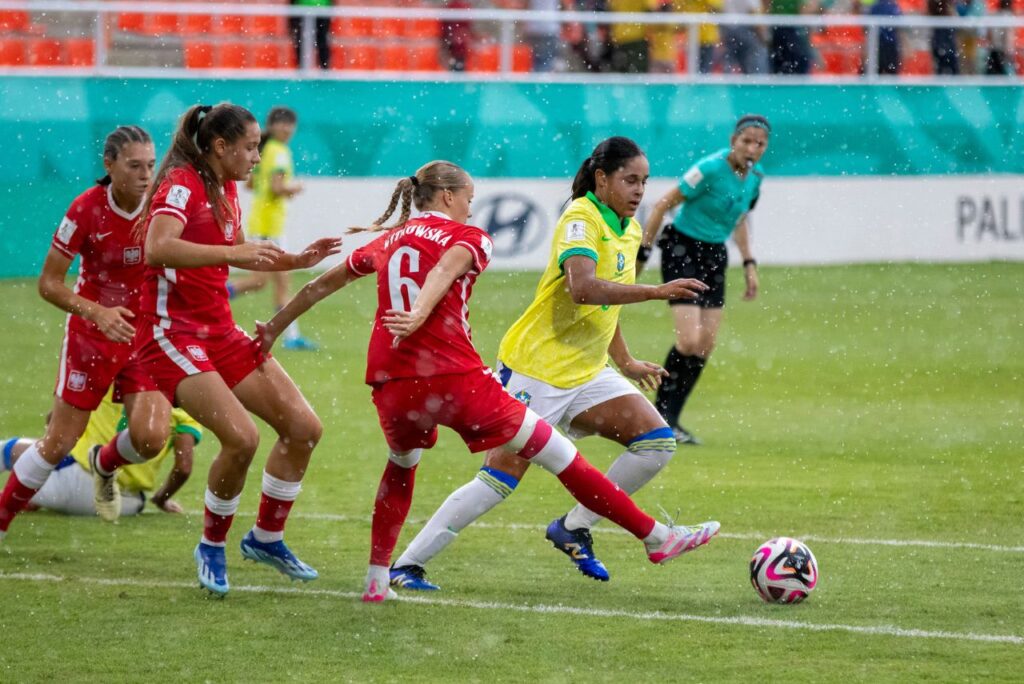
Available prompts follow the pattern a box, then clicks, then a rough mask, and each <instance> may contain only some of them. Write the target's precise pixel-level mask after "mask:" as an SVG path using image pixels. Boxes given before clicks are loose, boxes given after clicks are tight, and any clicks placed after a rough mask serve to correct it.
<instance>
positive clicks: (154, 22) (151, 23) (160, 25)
mask: <svg viewBox="0 0 1024 684" xmlns="http://www.w3.org/2000/svg"><path fill="white" fill-rule="evenodd" d="M179 23H180V20H179V17H178V15H177V14H147V15H146V21H145V23H144V25H143V29H142V32H143V33H145V34H146V35H150V36H173V35H174V34H176V33H177V32H178V25H179Z"/></svg>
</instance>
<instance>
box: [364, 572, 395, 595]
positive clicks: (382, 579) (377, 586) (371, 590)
mask: <svg viewBox="0 0 1024 684" xmlns="http://www.w3.org/2000/svg"><path fill="white" fill-rule="evenodd" d="M389 585H390V579H389V577H388V569H387V568H386V567H383V566H380V565H371V566H370V567H369V569H368V570H367V571H366V584H365V585H364V587H365V589H364V590H363V603H383V602H384V601H387V600H388V599H396V598H398V594H396V593H395V590H394V589H392V588H391V587H390V586H389Z"/></svg>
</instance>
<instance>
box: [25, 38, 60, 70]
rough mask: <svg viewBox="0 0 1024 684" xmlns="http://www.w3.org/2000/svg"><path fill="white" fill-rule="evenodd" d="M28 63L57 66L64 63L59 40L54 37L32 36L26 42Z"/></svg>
mask: <svg viewBox="0 0 1024 684" xmlns="http://www.w3.org/2000/svg"><path fill="white" fill-rule="evenodd" d="M28 63H29V64H30V65H31V66H59V65H61V64H63V63H64V59H63V54H62V50H61V44H60V41H59V40H57V39H56V38H33V39H31V40H30V41H29V42H28Z"/></svg>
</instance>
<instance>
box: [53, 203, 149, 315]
mask: <svg viewBox="0 0 1024 684" xmlns="http://www.w3.org/2000/svg"><path fill="white" fill-rule="evenodd" d="M141 210H142V207H141V205H140V206H139V208H138V209H136V211H135V213H134V214H128V213H125V212H124V211H122V210H121V209H120V208H119V207H118V206H117V205H116V204H114V197H113V194H112V193H111V190H110V186H109V185H107V186H103V185H96V186H93V187H91V188H89V189H88V190H86V191H85V192H83V193H82V194H81V195H79V196H78V197H76V198H75V201H74V202H72V203H71V207H70V208H69V209H68V212H67V215H65V216H64V220H63V221H61V223H60V227H58V228H57V232H56V233H54V236H53V242H51V243H50V244H51V246H52V247H53V249H55V250H57V251H58V252H60V253H61V254H63V255H64V256H66V257H67V258H69V259H74V258H75V256H77V255H79V254H81V255H82V262H81V265H80V267H79V271H78V282H76V283H75V292H76V293H77V294H78V295H80V296H82V297H84V298H86V299H89V300H91V301H94V302H97V303H98V304H101V305H103V306H107V307H110V306H124V307H128V308H129V309H131V310H132V311H135V312H137V311H138V308H139V306H138V298H139V286H140V285H141V283H142V275H143V268H142V247H141V246H140V245H138V244H136V243H135V242H133V241H132V238H131V233H132V228H133V227H134V225H135V220H136V219H137V218H138V216H139V212H140V211H141ZM69 320H70V325H71V330H75V331H88V330H97V328H96V325H95V324H94V323H92V322H90V321H87V320H85V319H84V318H82V317H80V316H71V317H70V319H69Z"/></svg>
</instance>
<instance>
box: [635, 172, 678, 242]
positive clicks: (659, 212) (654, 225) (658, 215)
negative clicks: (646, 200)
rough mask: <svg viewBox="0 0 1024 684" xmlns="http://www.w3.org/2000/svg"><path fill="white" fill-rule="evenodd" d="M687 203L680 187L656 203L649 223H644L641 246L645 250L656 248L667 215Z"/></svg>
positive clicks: (649, 217)
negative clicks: (656, 239) (655, 243)
mask: <svg viewBox="0 0 1024 684" xmlns="http://www.w3.org/2000/svg"><path fill="white" fill-rule="evenodd" d="M685 201H686V197H684V196H683V193H682V192H680V190H679V187H678V186H676V187H674V188H672V189H671V190H669V191H668V192H666V193H665V194H664V195H663V196H662V197H661V199H659V200H658V201H657V202H655V203H654V207H653V208H652V209H651V213H650V215H649V216H648V217H647V222H646V223H644V236H643V239H641V241H640V246H641V247H642V248H644V249H651V247H653V246H654V240H655V238H657V237H658V231H659V230H661V224H662V223H663V222H664V220H665V214H667V213H668V212H670V211H672V209H674V208H675V207H678V206H679V205H680V204H682V203H683V202H685Z"/></svg>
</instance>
